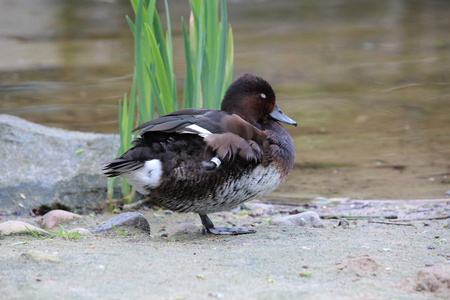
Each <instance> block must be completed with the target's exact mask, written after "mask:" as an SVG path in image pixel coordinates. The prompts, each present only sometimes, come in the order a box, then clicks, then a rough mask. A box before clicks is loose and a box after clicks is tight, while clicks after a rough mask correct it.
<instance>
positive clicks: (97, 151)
mask: <svg viewBox="0 0 450 300" xmlns="http://www.w3.org/2000/svg"><path fill="white" fill-rule="evenodd" d="M118 147H119V137H118V136H116V135H107V134H95V133H83V132H76V131H68V130H63V129H58V128H50V127H46V126H42V125H39V124H35V123H32V122H28V121H26V120H23V119H21V118H18V117H15V116H10V115H0V165H1V166H2V167H1V168H2V180H1V181H0V202H1V204H2V207H1V209H2V211H7V212H21V211H22V212H23V211H29V210H30V209H32V208H35V207H38V206H40V205H42V204H47V205H49V204H51V203H54V202H59V203H62V204H64V205H67V206H69V207H77V208H84V209H95V208H100V207H101V205H102V204H103V203H104V202H105V200H106V189H107V188H106V184H107V179H106V177H105V176H104V175H103V174H102V171H101V169H102V164H103V163H105V162H108V161H109V160H110V159H112V158H113V157H114V156H115V154H116V152H117V149H118ZM52 199H53V200H52Z"/></svg>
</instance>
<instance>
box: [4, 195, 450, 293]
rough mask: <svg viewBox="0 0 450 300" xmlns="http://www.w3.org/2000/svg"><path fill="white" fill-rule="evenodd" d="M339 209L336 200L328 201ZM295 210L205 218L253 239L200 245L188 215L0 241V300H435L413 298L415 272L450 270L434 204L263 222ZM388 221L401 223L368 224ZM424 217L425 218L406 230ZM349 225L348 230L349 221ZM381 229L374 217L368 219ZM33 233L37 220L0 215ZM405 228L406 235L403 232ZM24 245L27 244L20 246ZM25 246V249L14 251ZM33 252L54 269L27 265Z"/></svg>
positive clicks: (354, 206) (332, 210) (448, 232)
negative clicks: (145, 224) (137, 225)
mask: <svg viewBox="0 0 450 300" xmlns="http://www.w3.org/2000/svg"><path fill="white" fill-rule="evenodd" d="M335 202H339V201H335ZM304 208H305V207H294V206H276V207H275V210H271V211H270V212H269V213H268V212H267V211H268V210H264V211H262V210H261V209H259V210H257V211H254V213H252V211H250V212H248V211H243V210H236V211H234V212H233V213H223V214H212V215H211V216H210V217H211V219H212V220H213V221H214V222H215V223H216V225H224V224H225V223H226V222H228V223H230V222H231V223H233V224H236V225H238V226H246V225H247V226H252V227H254V228H255V229H256V230H257V233H255V234H249V235H240V236H213V235H202V234H201V232H200V230H199V229H200V227H199V225H200V220H199V218H198V216H197V215H195V214H177V213H174V214H166V213H165V212H164V211H161V210H159V211H158V210H153V209H149V210H141V211H140V212H141V213H142V214H144V215H145V217H146V218H147V219H148V220H149V221H150V224H151V230H152V232H151V235H149V234H148V233H147V234H146V233H143V232H139V231H136V230H131V229H129V228H128V229H127V230H126V231H125V234H124V235H122V234H120V233H118V232H116V231H112V232H107V233H102V234H96V237H95V238H81V239H76V240H65V239H63V238H60V237H55V238H53V239H47V240H38V239H35V238H31V239H30V236H28V235H11V236H2V237H1V239H0V248H1V251H0V266H1V268H0V298H1V299H211V298H223V299H445V298H446V297H448V296H449V294H448V293H447V294H446V293H445V291H444V292H442V290H441V291H438V292H434V293H432V292H427V291H417V290H416V287H417V285H418V283H419V280H418V277H417V274H418V272H419V270H420V269H423V268H427V267H426V266H428V268H432V267H433V266H439V265H444V266H445V267H447V268H448V267H449V263H450V242H449V241H450V229H449V228H448V227H449V224H448V223H449V219H437V220H436V219H433V218H434V217H442V216H444V217H445V216H446V215H447V214H448V210H449V206H448V204H447V203H446V202H445V201H437V202H429V203H428V202H425V203H424V202H421V203H411V202H409V203H403V204H402V203H400V202H395V203H394V204H392V203H383V204H380V203H371V202H352V203H351V204H348V203H345V204H344V205H343V204H342V203H341V204H337V205H334V206H333V204H332V203H331V202H329V203H328V204H323V205H320V204H319V205H312V206H310V207H309V209H310V210H315V211H317V212H318V213H319V214H320V215H322V216H324V215H332V216H333V215H341V214H345V215H346V216H347V219H348V221H349V226H348V227H347V228H344V227H343V226H338V223H339V220H337V219H329V220H323V222H324V223H323V224H324V225H325V227H324V228H312V227H298V226H296V227H279V226H273V225H270V222H269V221H270V220H271V219H274V218H277V217H279V216H281V215H283V214H286V213H287V212H288V211H290V212H291V213H292V212H293V210H299V209H301V210H303V209H304ZM392 214H396V215H397V216H398V217H399V218H401V219H403V220H404V221H402V222H401V223H402V224H405V225H393V224H381V223H372V221H368V220H367V219H361V218H367V216H376V215H378V216H379V215H384V216H387V215H392ZM112 216H113V215H112V214H102V215H96V216H94V215H93V216H89V215H86V216H85V217H84V219H82V220H79V221H74V222H72V223H68V224H64V228H68V229H70V228H75V227H85V228H91V227H93V226H94V225H96V224H98V223H100V222H102V221H105V220H107V219H109V218H111V217H112ZM419 218H422V219H423V218H426V220H417V219H419ZM352 219H354V220H352ZM369 219H372V220H374V219H376V220H378V221H383V222H386V219H383V218H380V217H378V218H376V217H374V218H372V217H371V218H369ZM6 220H22V221H27V222H29V223H31V224H37V220H38V218H31V217H29V218H20V219H19V218H15V217H13V216H8V217H5V216H3V217H1V219H0V221H1V222H4V221H6ZM407 225H411V226H407ZM28 240H29V241H28ZM25 241H28V242H27V243H23V242H25ZM32 250H38V251H41V252H43V253H44V254H48V255H50V256H52V257H57V258H59V259H60V262H56V263H55V262H48V261H45V259H40V260H38V261H33V260H31V259H29V258H27V256H26V253H29V252H30V251H32Z"/></svg>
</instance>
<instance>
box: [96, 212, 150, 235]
mask: <svg viewBox="0 0 450 300" xmlns="http://www.w3.org/2000/svg"><path fill="white" fill-rule="evenodd" d="M113 226H114V227H116V228H117V227H120V226H130V227H134V228H137V229H140V230H142V231H145V232H148V233H149V234H150V223H149V222H148V220H147V219H146V218H145V217H144V216H143V215H142V214H140V213H136V212H125V213H121V214H120V215H117V216H115V217H113V218H111V219H109V220H108V221H105V222H103V223H101V224H100V225H97V226H95V227H94V228H92V229H91V232H93V233H98V232H103V231H108V230H111V229H113V228H114V227H113Z"/></svg>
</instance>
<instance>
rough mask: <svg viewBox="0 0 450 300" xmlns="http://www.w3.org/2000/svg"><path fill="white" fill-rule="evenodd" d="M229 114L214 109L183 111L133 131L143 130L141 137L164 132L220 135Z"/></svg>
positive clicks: (162, 117) (155, 120) (147, 123)
mask: <svg viewBox="0 0 450 300" xmlns="http://www.w3.org/2000/svg"><path fill="white" fill-rule="evenodd" d="M226 114H227V113H225V112H222V111H218V110H212V109H192V108H190V109H182V110H179V111H176V112H173V113H170V114H167V115H164V116H161V117H159V118H157V119H154V120H151V121H148V122H146V123H144V124H142V125H140V126H139V127H137V128H136V129H134V130H133V131H137V130H141V131H140V132H139V135H140V136H145V135H146V134H147V133H152V132H164V133H178V134H197V135H199V136H201V137H205V136H207V135H210V134H214V133H220V132H221V128H220V121H221V118H222V117H223V116H225V115H226Z"/></svg>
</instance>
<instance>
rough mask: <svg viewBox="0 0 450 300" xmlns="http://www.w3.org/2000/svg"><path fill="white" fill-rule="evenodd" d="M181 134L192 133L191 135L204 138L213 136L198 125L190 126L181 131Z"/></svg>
mask: <svg viewBox="0 0 450 300" xmlns="http://www.w3.org/2000/svg"><path fill="white" fill-rule="evenodd" d="M179 133H190V134H198V135H199V136H201V137H202V138H205V137H207V136H208V135H211V134H212V132H211V131H209V130H207V129H205V128H203V127H200V126H198V125H196V124H192V125H189V126H186V127H185V128H183V131H180V132H179Z"/></svg>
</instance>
